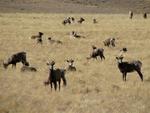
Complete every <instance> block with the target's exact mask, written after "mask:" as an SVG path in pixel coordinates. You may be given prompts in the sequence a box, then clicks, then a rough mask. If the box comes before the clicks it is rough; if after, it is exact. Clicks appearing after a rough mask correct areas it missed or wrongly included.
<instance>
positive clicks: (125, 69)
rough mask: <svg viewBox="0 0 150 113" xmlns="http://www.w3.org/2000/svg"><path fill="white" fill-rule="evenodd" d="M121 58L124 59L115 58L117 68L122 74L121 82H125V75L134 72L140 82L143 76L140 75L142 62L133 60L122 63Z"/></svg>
mask: <svg viewBox="0 0 150 113" xmlns="http://www.w3.org/2000/svg"><path fill="white" fill-rule="evenodd" d="M123 58H124V57H116V59H117V63H118V68H119V70H120V72H121V73H122V78H123V81H126V76H127V73H131V72H134V71H136V72H137V73H138V74H139V76H140V78H141V81H143V74H142V73H141V67H142V62H141V61H139V60H134V61H131V62H123V61H122V60H123Z"/></svg>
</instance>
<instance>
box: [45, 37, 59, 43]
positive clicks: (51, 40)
mask: <svg viewBox="0 0 150 113" xmlns="http://www.w3.org/2000/svg"><path fill="white" fill-rule="evenodd" d="M48 40H49V42H50V43H57V44H62V41H60V40H53V39H52V38H51V37H48Z"/></svg>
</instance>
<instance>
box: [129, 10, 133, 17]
mask: <svg viewBox="0 0 150 113" xmlns="http://www.w3.org/2000/svg"><path fill="white" fill-rule="evenodd" d="M129 18H130V19H132V18H133V12H132V11H129Z"/></svg>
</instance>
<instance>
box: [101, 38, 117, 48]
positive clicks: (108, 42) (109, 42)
mask: <svg viewBox="0 0 150 113" xmlns="http://www.w3.org/2000/svg"><path fill="white" fill-rule="evenodd" d="M103 43H104V45H105V46H108V47H110V46H112V47H115V38H108V39H106V40H105V41H103Z"/></svg>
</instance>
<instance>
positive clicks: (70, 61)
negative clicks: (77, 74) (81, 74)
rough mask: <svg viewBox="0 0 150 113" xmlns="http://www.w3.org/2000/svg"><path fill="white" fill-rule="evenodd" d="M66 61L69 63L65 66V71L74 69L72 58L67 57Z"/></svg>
mask: <svg viewBox="0 0 150 113" xmlns="http://www.w3.org/2000/svg"><path fill="white" fill-rule="evenodd" d="M66 61H67V63H68V64H69V65H68V67H67V71H76V67H75V66H74V65H73V63H74V60H72V59H69V60H66Z"/></svg>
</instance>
